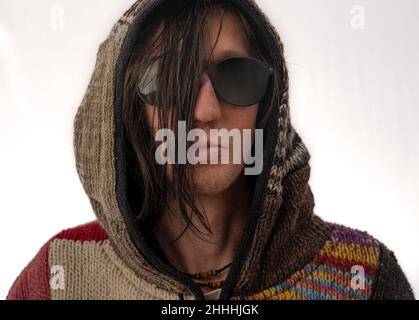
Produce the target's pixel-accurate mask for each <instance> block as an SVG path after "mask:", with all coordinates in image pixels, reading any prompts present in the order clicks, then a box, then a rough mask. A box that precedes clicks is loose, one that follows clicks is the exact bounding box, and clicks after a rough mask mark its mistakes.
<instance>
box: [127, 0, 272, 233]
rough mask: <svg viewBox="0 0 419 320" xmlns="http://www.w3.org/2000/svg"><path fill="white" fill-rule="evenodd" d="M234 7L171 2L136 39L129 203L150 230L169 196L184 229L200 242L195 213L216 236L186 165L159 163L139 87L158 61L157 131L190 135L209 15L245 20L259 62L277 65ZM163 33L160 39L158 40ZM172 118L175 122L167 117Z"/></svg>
mask: <svg viewBox="0 0 419 320" xmlns="http://www.w3.org/2000/svg"><path fill="white" fill-rule="evenodd" d="M229 3H231V2H229V1H219V0H218V1H216V0H181V1H177V0H175V1H174V0H170V1H165V2H164V3H163V4H162V5H161V6H160V7H158V8H157V9H155V10H154V11H153V12H152V13H151V14H150V15H149V16H148V17H147V18H146V20H145V22H144V24H143V28H142V34H141V35H139V36H138V39H139V41H137V43H136V47H135V49H134V51H133V52H132V55H131V57H130V61H129V65H128V68H127V71H126V75H125V87H124V103H123V119H122V121H123V126H124V132H123V143H124V148H125V156H126V161H127V177H128V180H129V184H130V189H129V191H128V199H129V203H130V207H131V210H132V211H133V213H134V214H135V217H136V219H137V222H138V224H139V225H141V226H143V228H144V229H146V230H152V229H153V227H154V225H155V223H156V222H157V221H158V219H159V217H160V215H161V214H162V213H164V212H168V211H170V210H171V208H169V206H168V200H169V198H170V199H171V200H174V203H175V206H176V207H175V211H176V212H177V213H180V215H181V216H182V217H183V219H184V220H185V222H186V227H185V229H184V231H186V229H187V228H191V229H192V230H193V231H194V232H196V233H197V235H199V236H200V237H201V238H202V236H203V235H204V234H203V233H202V231H201V230H200V228H199V227H198V226H196V225H194V223H193V222H192V217H193V216H194V215H195V216H196V217H197V218H198V221H199V222H200V224H202V226H203V227H204V228H205V230H206V231H208V233H209V234H211V229H210V226H209V223H208V220H207V217H206V214H205V212H201V211H200V210H199V209H198V208H197V206H196V204H195V199H196V195H195V192H194V186H193V182H192V177H191V170H189V167H188V165H181V164H177V163H176V164H173V166H172V168H171V169H172V170H169V174H168V170H167V166H162V165H159V164H157V163H156V161H155V158H154V154H155V150H156V143H155V141H154V139H153V136H152V131H151V128H149V127H148V122H147V117H146V113H145V110H144V109H145V108H144V103H143V101H142V100H141V98H140V95H139V94H138V90H137V87H138V83H139V81H141V80H142V75H144V73H145V72H146V70H147V69H148V68H149V67H150V66H151V65H152V64H153V63H154V62H155V61H157V60H158V61H159V63H158V65H159V67H158V72H157V88H158V90H157V96H156V101H157V103H156V104H157V105H158V106H159V107H158V108H156V110H157V111H156V114H155V116H157V119H158V124H159V128H171V129H172V130H174V132H176V131H177V121H180V120H183V121H186V126H187V130H190V129H192V126H193V112H194V107H195V104H196V100H197V96H198V92H199V89H200V82H201V78H202V70H203V68H204V64H203V53H204V52H203V51H204V50H203V49H204V45H205V44H206V43H207V42H208V25H209V23H208V22H209V17H211V16H212V15H213V14H217V13H219V14H222V13H225V12H227V11H229V12H231V13H233V14H235V15H236V16H237V17H238V18H239V20H240V21H241V24H242V28H243V30H244V32H245V35H246V37H247V40H248V42H249V43H250V44H251V45H250V47H251V48H252V49H253V51H254V52H253V55H254V57H255V58H259V59H261V60H264V61H267V62H272V57H270V56H269V54H268V52H267V50H265V49H264V46H263V45H262V44H260V43H259V41H258V38H257V37H256V35H255V33H254V32H253V30H252V28H251V27H250V25H249V23H248V21H247V20H246V19H245V17H244V16H243V15H242V13H241V12H240V10H238V9H237V8H235V7H233V6H232V5H231V4H229ZM220 30H221V26H220ZM157 31H159V33H158V35H157V38H156V39H154V38H153V35H155V34H156V33H157ZM212 49H214V48H212ZM273 78H274V79H275V78H278V75H276V74H274V77H273ZM276 90H277V86H276V85H272V87H271V88H270V91H271V92H270V95H271V96H272V95H275V93H276V94H278V93H277V92H275V91H276ZM273 103H274V102H273V101H272V100H269V99H268V100H266V101H262V102H261V104H260V105H262V104H263V105H264V106H265V107H264V108H260V109H259V110H260V111H259V114H258V119H257V127H258V128H263V127H264V125H265V123H266V121H267V119H268V118H269V115H270V113H271V110H272V108H273ZM169 115H172V116H171V117H170V118H169ZM184 231H183V232H184ZM183 232H182V233H181V234H180V235H179V237H178V238H180V237H181V236H182V234H183ZM178 238H177V239H178Z"/></svg>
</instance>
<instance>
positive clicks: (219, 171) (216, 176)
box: [193, 164, 243, 196]
mask: <svg viewBox="0 0 419 320" xmlns="http://www.w3.org/2000/svg"><path fill="white" fill-rule="evenodd" d="M242 171H243V165H222V164H216V165H214V164H207V165H196V166H194V168H193V179H194V186H195V191H196V193H197V195H201V196H202V195H208V196H209V195H216V194H219V193H222V192H223V191H225V190H227V189H228V188H230V187H231V186H232V185H233V184H234V182H235V181H236V180H237V178H238V177H239V176H240V174H241V173H242Z"/></svg>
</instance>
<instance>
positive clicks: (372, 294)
mask: <svg viewBox="0 0 419 320" xmlns="http://www.w3.org/2000/svg"><path fill="white" fill-rule="evenodd" d="M186 2H187V3H188V4H189V5H191V4H193V5H196V6H200V5H205V3H206V1H196V0H193V1H191V0H181V1H180V0H179V1H178V0H139V1H136V2H135V3H134V4H133V5H132V7H131V8H130V9H129V10H128V11H127V12H126V13H125V14H124V15H123V16H122V17H121V18H120V19H119V20H118V21H117V23H116V24H115V26H114V27H113V28H112V30H111V32H110V34H109V36H108V37H107V39H105V41H103V42H102V43H101V45H100V47H99V51H98V53H97V61H96V65H95V68H94V71H93V75H92V78H91V80H90V82H89V85H88V88H87V90H86V94H85V96H84V98H83V100H82V102H81V105H80V106H79V109H78V111H77V114H76V116H75V119H74V152H75V162H76V168H77V173H78V175H79V177H80V181H81V183H82V186H83V188H84V191H85V192H86V194H87V196H88V198H89V201H90V204H91V207H92V210H93V212H94V213H95V215H96V218H97V219H96V220H95V221H94V222H92V223H88V224H85V225H81V226H78V227H76V228H72V229H68V230H65V231H63V232H60V233H58V234H57V235H56V236H54V237H52V238H51V239H50V240H49V241H47V243H46V244H45V245H44V246H43V247H42V248H41V249H40V251H39V252H38V254H36V256H35V257H34V258H33V260H32V261H31V262H30V263H29V264H28V265H27V267H26V268H25V269H24V270H23V271H22V272H21V274H20V275H19V276H18V278H17V279H16V281H15V282H14V284H13V286H12V288H11V289H10V292H9V295H8V299H54V300H59V299H175V300H178V299H185V300H192V299H204V295H203V292H202V290H201V288H200V287H199V285H197V284H196V283H195V282H194V281H193V280H192V279H191V278H189V277H188V276H186V275H185V274H183V273H181V272H179V271H178V270H176V269H174V268H173V267H172V266H171V265H169V264H167V263H165V261H164V259H162V258H161V257H159V255H158V254H157V253H156V252H154V250H152V248H151V246H150V244H149V243H148V241H147V239H146V237H145V235H144V234H143V233H142V231H141V230H143V228H142V226H140V225H138V223H137V221H136V219H135V215H134V213H133V211H134V210H133V208H131V206H130V201H129V198H130V194H133V192H130V190H131V191H132V190H133V188H134V187H135V186H133V185H132V184H131V183H130V181H129V179H128V177H127V175H128V174H127V171H128V169H127V167H128V163H127V159H128V157H127V155H126V151H125V149H124V147H123V145H122V130H123V127H122V105H123V97H124V76H125V72H126V69H127V65H128V63H129V58H130V55H131V53H132V52H133V50H134V48H135V45H136V43H137V42H138V41H139V40H141V39H140V37H141V35H142V31H143V30H144V29H145V28H146V23H147V18H148V17H150V16H151V15H153V14H154V13H155V12H158V11H157V10H159V9H161V8H164V9H165V10H166V12H169V13H170V14H173V15H176V14H181V12H182V10H184V8H183V7H182V6H183V5H184V4H185V3H186ZM225 3H226V4H228V5H229V6H231V7H233V8H234V9H236V10H240V11H241V12H242V14H243V15H244V16H245V17H246V18H247V20H248V21H249V23H250V25H251V27H252V29H253V30H254V32H255V34H256V36H257V37H256V38H257V39H258V41H260V42H263V43H264V44H265V47H266V50H267V53H268V54H269V56H271V57H274V59H272V61H269V62H270V63H271V64H272V66H273V68H274V74H275V75H279V76H275V81H274V82H273V84H272V86H276V89H275V90H271V91H270V93H271V94H270V95H268V98H269V99H267V100H266V101H264V102H263V103H269V104H271V102H272V105H274V106H275V107H274V108H273V111H272V113H271V115H270V117H269V119H268V122H267V124H266V127H265V128H264V149H263V159H264V161H263V170H262V173H261V174H260V175H259V176H257V178H256V182H255V188H254V194H253V199H252V205H251V207H250V209H249V212H248V214H247V216H246V222H245V227H244V230H243V234H242V236H241V239H240V241H239V244H238V246H237V248H236V250H235V253H234V260H233V262H232V265H231V268H230V270H229V273H228V275H227V278H226V280H225V282H224V284H223V287H222V289H221V293H220V296H219V298H220V299H221V300H226V299H244V300H255V299H256V300H263V299H348V300H350V299H361V300H366V299H413V298H414V296H413V293H412V289H411V287H410V285H409V283H408V281H407V279H406V277H405V275H404V273H403V271H402V269H401V268H400V266H399V264H398V263H397V260H396V258H395V256H394V254H393V253H392V252H391V251H390V250H389V249H387V247H386V246H385V245H383V244H382V243H380V242H379V241H377V240H376V239H374V238H373V237H371V236H369V235H368V234H367V233H365V232H360V231H356V230H352V229H349V228H346V227H343V226H339V225H335V224H331V223H328V222H325V221H323V220H322V219H321V218H320V217H319V216H318V215H317V214H315V213H314V196H313V193H312V192H311V188H310V185H309V177H310V171H311V169H310V165H309V160H310V154H309V152H308V150H307V148H306V146H305V144H304V143H303V141H302V139H301V138H300V136H299V135H298V133H297V132H296V130H295V129H294V127H293V126H292V124H291V120H290V108H289V103H288V101H289V98H288V72H287V67H286V63H285V58H284V48H283V44H282V42H281V40H280V37H279V35H278V33H277V31H276V30H275V28H274V27H273V26H272V24H271V23H270V22H269V20H268V18H267V17H266V16H265V14H263V12H262V11H261V10H260V8H259V7H258V6H257V4H256V3H255V2H254V1H253V0H229V1H227V2H225ZM165 6H168V7H165ZM169 9H170V10H169ZM160 12H161V11H160ZM252 45H253V44H252ZM185 58H187V57H185ZM273 92H276V93H277V94H273ZM263 103H262V104H263ZM262 107H263V106H262ZM139 125H141V124H139ZM140 189H141V188H140ZM140 189H138V190H137V189H135V192H134V194H135V195H136V196H137V197H141V193H140V192H139V190H140Z"/></svg>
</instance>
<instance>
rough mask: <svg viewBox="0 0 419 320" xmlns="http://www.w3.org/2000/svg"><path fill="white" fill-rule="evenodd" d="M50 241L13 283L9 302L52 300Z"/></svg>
mask: <svg viewBox="0 0 419 320" xmlns="http://www.w3.org/2000/svg"><path fill="white" fill-rule="evenodd" d="M49 247H50V241H48V242H47V243H46V244H45V245H44V246H43V247H42V248H41V249H40V250H39V252H38V253H37V254H36V256H35V257H34V258H33V259H32V261H30V262H29V264H28V265H27V266H26V267H25V268H24V269H23V271H22V272H21V273H20V275H19V276H18V277H17V279H16V280H15V282H14V283H13V285H12V287H11V289H10V291H9V294H8V295H7V298H6V299H7V300H50V299H51V292H50V285H49V279H50V276H49V262H48V255H49Z"/></svg>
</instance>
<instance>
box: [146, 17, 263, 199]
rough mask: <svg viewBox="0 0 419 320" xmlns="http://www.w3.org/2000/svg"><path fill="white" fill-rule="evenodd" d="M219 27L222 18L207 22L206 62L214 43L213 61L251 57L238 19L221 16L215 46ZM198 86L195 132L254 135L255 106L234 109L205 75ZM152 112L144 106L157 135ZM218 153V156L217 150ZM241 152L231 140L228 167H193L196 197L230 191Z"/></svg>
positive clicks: (155, 122)
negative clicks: (247, 131) (249, 132)
mask: <svg viewBox="0 0 419 320" xmlns="http://www.w3.org/2000/svg"><path fill="white" fill-rule="evenodd" d="M220 23H221V17H219V16H218V15H214V16H213V17H212V18H211V19H210V25H209V40H210V44H211V46H210V47H209V48H208V50H206V58H205V59H209V56H210V48H213V47H214V45H215V43H216V46H215V49H214V51H213V59H214V60H215V61H217V60H220V59H223V58H225V57H229V56H243V57H251V50H250V47H249V44H248V43H247V40H246V36H245V34H244V31H243V30H242V28H241V24H240V22H239V20H238V18H237V17H236V16H235V15H232V14H230V13H225V14H224V17H223V27H222V30H221V33H220V36H219V39H218V42H217V35H218V32H219V28H220ZM201 85H202V86H201V89H200V91H199V94H198V99H197V103H196V106H195V110H194V128H199V129H202V130H204V131H205V132H206V133H207V135H208V138H209V130H210V129H219V130H220V129H227V130H228V131H230V130H232V129H238V130H239V131H240V133H241V137H242V139H243V130H244V129H251V130H252V135H253V134H254V129H255V126H256V117H257V114H258V109H259V105H258V104H255V105H253V106H250V107H237V106H234V105H231V104H229V103H227V102H225V101H223V100H222V99H218V97H217V95H216V93H215V90H214V88H213V86H212V83H211V81H210V79H209V77H208V75H207V74H203V78H202V83H201ZM154 112H155V106H152V105H149V104H146V113H147V119H148V124H149V126H150V127H151V128H153V131H154V132H156V130H157V128H158V119H157V117H156V116H154V118H153V115H156V114H158V113H157V112H156V113H154ZM153 119H154V121H153ZM241 147H243V145H242V146H241ZM208 151H209V150H208ZM218 152H219V154H220V153H221V152H220V150H219V151H218ZM242 152H243V150H241V151H240V150H238V149H237V146H234V147H233V144H232V139H230V146H229V153H230V161H229V164H221V163H220V164H197V165H193V166H192V176H193V182H194V187H195V190H196V192H197V194H198V195H213V194H218V193H220V192H222V191H224V190H226V189H227V188H228V187H230V186H231V185H232V184H233V183H234V182H235V181H236V180H237V178H238V177H239V176H240V175H241V174H242V171H243V168H244V162H243V159H242V161H241V163H240V164H234V163H233V161H232V159H233V156H232V155H233V153H240V154H242ZM242 158H243V157H242Z"/></svg>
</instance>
